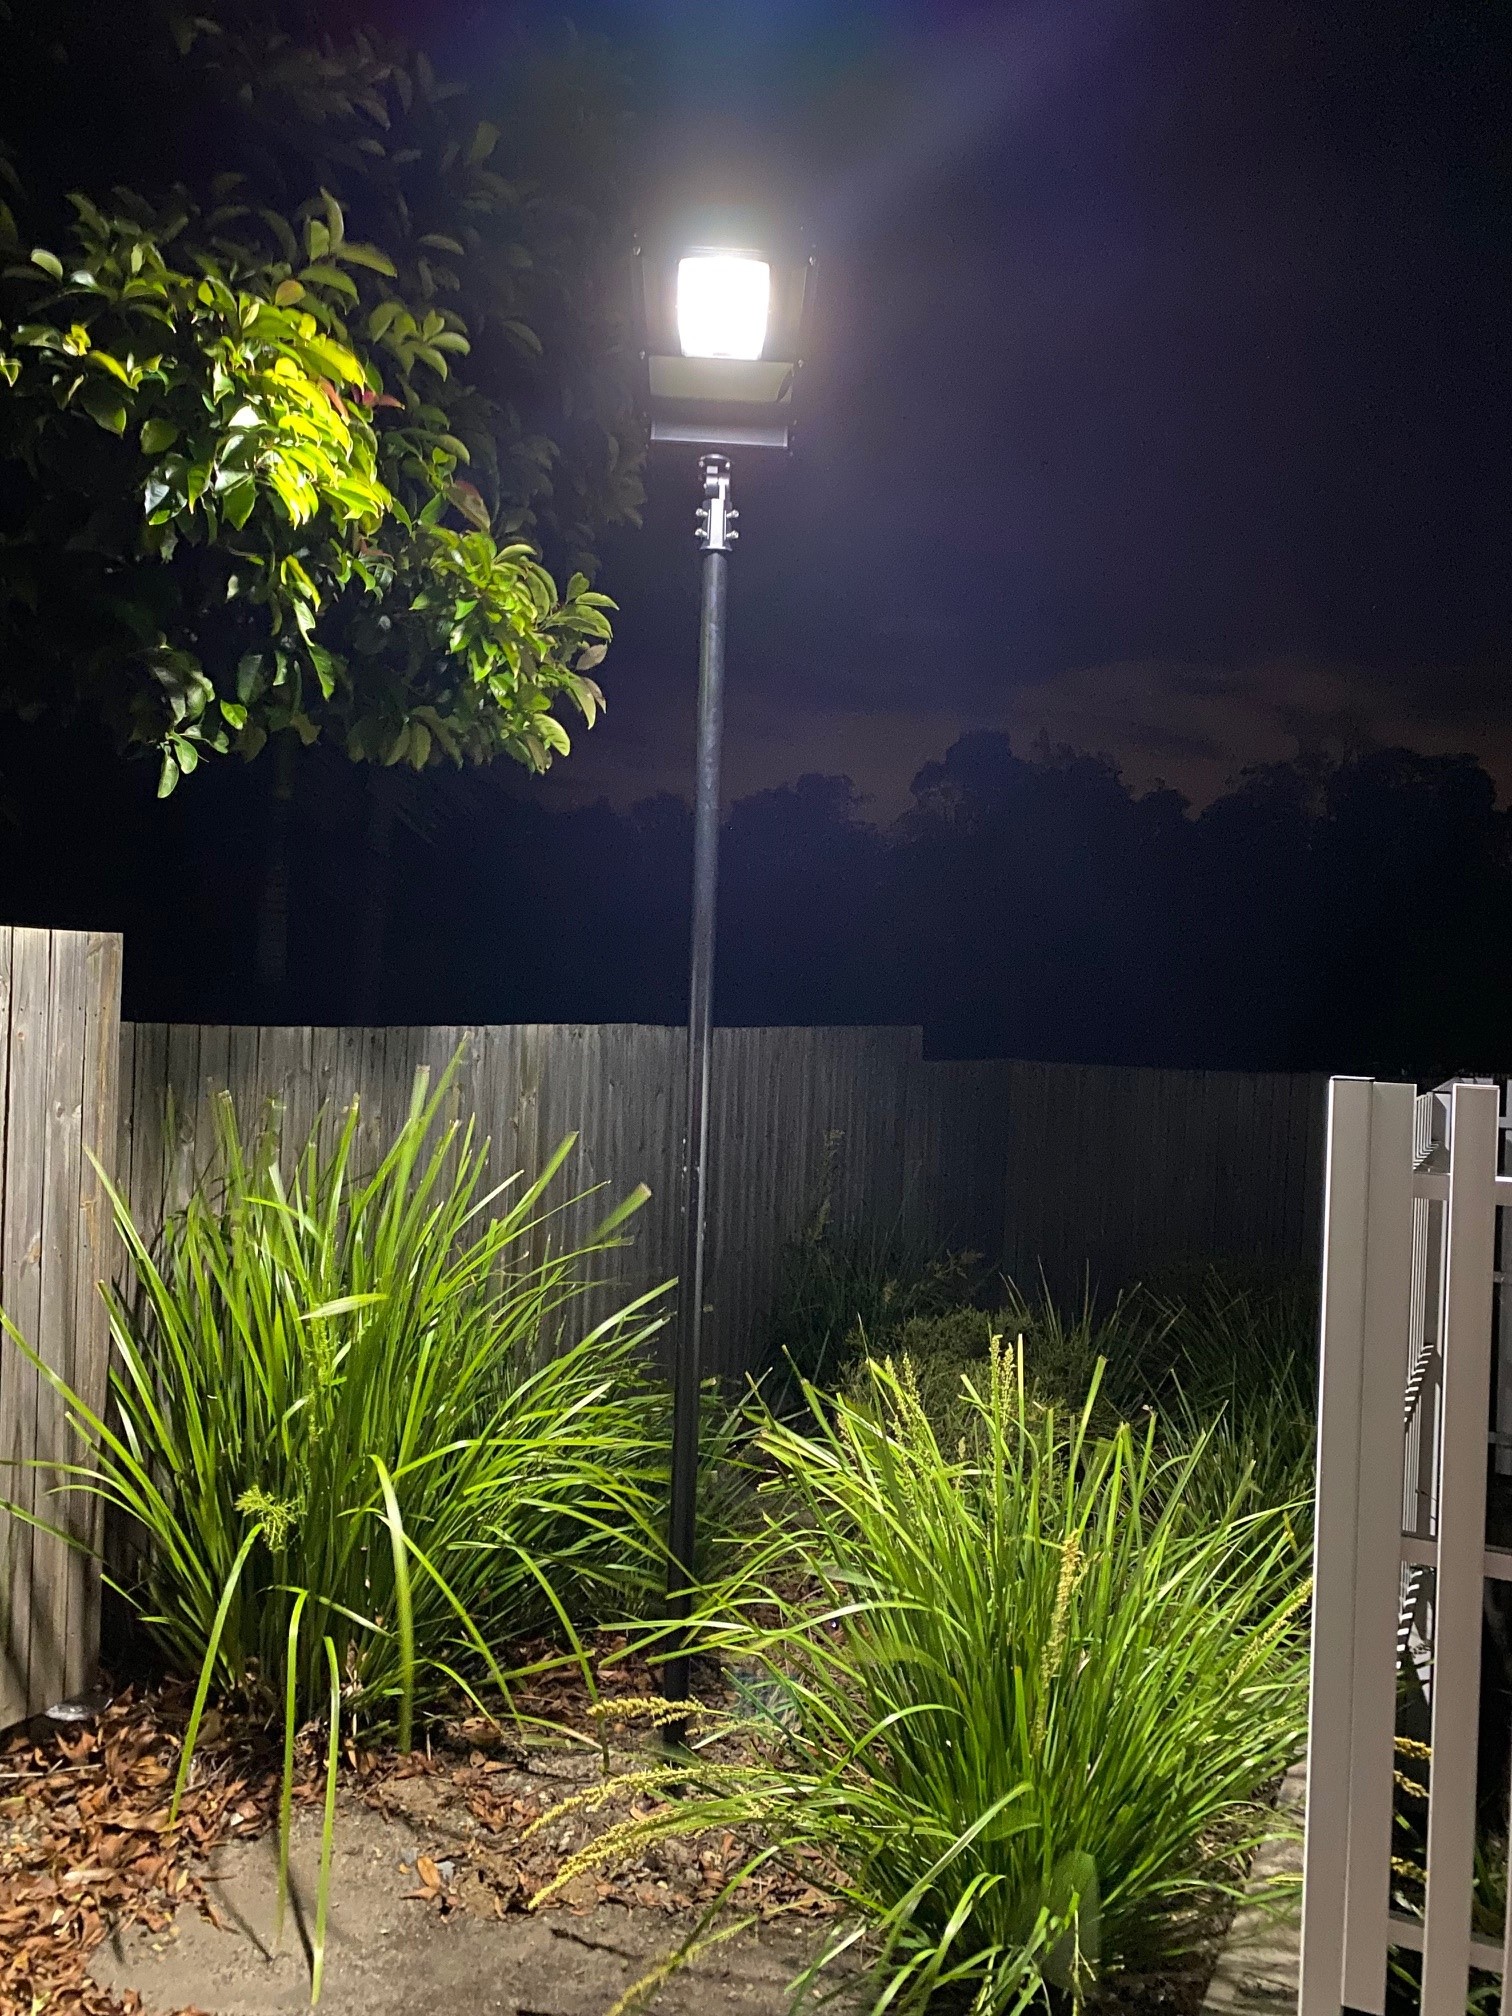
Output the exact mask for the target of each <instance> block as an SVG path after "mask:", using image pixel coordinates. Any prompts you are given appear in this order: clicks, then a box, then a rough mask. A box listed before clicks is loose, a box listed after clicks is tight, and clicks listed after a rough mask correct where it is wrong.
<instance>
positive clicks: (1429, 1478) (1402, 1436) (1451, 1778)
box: [1299, 1078, 1512, 2016]
mask: <svg viewBox="0 0 1512 2016" xmlns="http://www.w3.org/2000/svg"><path fill="white" fill-rule="evenodd" d="M1507 1125H1508V1123H1507V1122H1505V1121H1503V1119H1502V1117H1501V1106H1500V1098H1499V1094H1498V1090H1497V1088H1496V1087H1495V1086H1494V1085H1491V1084H1482V1083H1471V1082H1457V1083H1455V1084H1452V1085H1449V1086H1445V1087H1443V1088H1441V1089H1440V1090H1439V1091H1437V1092H1432V1093H1426V1094H1423V1095H1421V1096H1418V1095H1416V1094H1415V1091H1414V1088H1413V1087H1412V1086H1411V1085H1388V1084H1377V1083H1376V1082H1374V1081H1373V1080H1370V1079H1360V1078H1336V1079H1334V1080H1333V1082H1332V1084H1331V1085H1330V1088H1329V1112H1328V1169H1327V1179H1326V1196H1325V1205H1324V1241H1323V1304H1322V1363H1321V1374H1320V1387H1319V1423H1318V1506H1317V1527H1316V1534H1317V1538H1316V1550H1315V1558H1314V1574H1315V1583H1314V1605H1313V1651H1312V1690H1311V1698H1310V1703H1309V1750H1308V1777H1307V1840H1306V1850H1305V1864H1304V1868H1305V1873H1304V1879H1303V1911H1302V1968H1301V1992H1300V2012H1299V2016H1339V2012H1340V2010H1341V2009H1343V2010H1349V2009H1353V2010H1362V2011H1369V2012H1373V2016H1381V2012H1382V2011H1383V2010H1384V2008H1385V2004H1386V1992H1387V1975H1388V1965H1389V1958H1390V1951H1391V1949H1392V1948H1393V1947H1395V1948H1397V1949H1400V1950H1404V1951H1407V1952H1416V1953H1420V1954H1421V1955H1422V1972H1421V2008H1422V2011H1423V2016H1465V2009H1466V2003H1467V1997H1468V1995H1469V1993H1470V1986H1471V1971H1472V1969H1473V1970H1479V1971H1481V1972H1484V1973H1486V1974H1491V1975H1500V1976H1501V2010H1502V2016H1512V2003H1509V1996H1508V1988H1509V1984H1512V1967H1509V1964H1508V1953H1509V1945H1512V1914H1506V1916H1507V1922H1506V1924H1505V1925H1504V1926H1502V1927H1500V1928H1499V1931H1498V1936H1495V1937H1492V1936H1488V1928H1486V1927H1484V1926H1483V1927H1482V1928H1481V1929H1480V1932H1479V1933H1477V1931H1476V1930H1475V1928H1474V1927H1473V1926H1472V1898H1473V1895H1474V1886H1475V1881H1476V1788H1477V1765H1478V1752H1479V1741H1480V1738H1479V1727H1480V1706H1481V1703H1480V1693H1481V1650H1482V1629H1483V1623H1482V1618H1483V1607H1484V1604H1485V1599H1486V1582H1487V1580H1488V1578H1489V1579H1490V1580H1492V1581H1501V1582H1508V1581H1512V1552H1507V1551H1502V1550H1498V1549H1494V1548H1489V1547H1488V1546H1487V1544H1486V1538H1487V1528H1486V1513H1487V1474H1488V1469H1490V1468H1491V1465H1492V1463H1493V1462H1494V1464H1495V1467H1496V1469H1497V1471H1498V1472H1501V1473H1506V1472H1507V1471H1508V1470H1509V1469H1512V1434H1508V1432H1507V1431H1508V1429H1509V1428H1512V1342H1509V1347H1508V1348H1507V1349H1506V1350H1504V1351H1501V1352H1498V1350H1497V1342H1498V1339H1497V1335H1496V1332H1497V1329H1498V1327H1499V1326H1498V1323H1497V1316H1498V1304H1499V1302H1500V1300H1501V1291H1500V1288H1499V1284H1500V1283H1501V1282H1502V1278H1503V1277H1502V1273H1501V1271H1500V1264H1501V1262H1500V1255H1501V1252H1502V1250H1503V1246H1502V1241H1503V1239H1504V1238H1505V1237H1506V1236H1507V1235H1506V1234H1504V1233H1503V1231H1502V1229H1501V1223H1500V1221H1501V1216H1502V1211H1503V1210H1504V1209H1505V1208H1506V1207H1507V1206H1509V1205H1512V1176H1504V1175H1503V1174H1502V1173H1501V1171H1502V1159H1503V1145H1502V1144H1503V1141H1504V1139H1505V1135H1506V1131H1507ZM1505 1250H1506V1251H1507V1252H1508V1254H1509V1256H1512V1247H1508V1248H1506V1249H1505ZM1509 1268H1512V1257H1509ZM1505 1327H1506V1328H1507V1331H1508V1335H1509V1338H1512V1325H1509V1326H1505ZM1493 1379H1494V1385H1495V1390H1494V1391H1493ZM1488 1452H1491V1453H1490V1454H1489V1460H1488ZM1399 1676H1400V1683H1401V1684H1400V1685H1399ZM1414 1704H1416V1708H1417V1710H1418V1712H1420V1713H1421V1712H1423V1711H1424V1710H1426V1726H1425V1727H1423V1728H1422V1730H1421V1733H1420V1735H1419V1736H1418V1738H1416V1739H1414V1738H1413V1737H1412V1736H1411V1735H1410V1734H1406V1733H1404V1725H1405V1724H1406V1722H1407V1721H1408V1720H1409V1718H1410V1715H1411V1713H1412V1712H1413V1708H1414ZM1425 1739H1426V1740H1425ZM1404 1767H1405V1768H1404ZM1423 1779H1426V1782H1427V1793H1428V1797H1427V1801H1426V1806H1427V1818H1426V1848H1425V1850H1419V1849H1414V1848H1412V1846H1411V1844H1412V1842H1413V1841H1414V1840H1415V1839H1416V1836H1415V1835H1412V1834H1411V1833H1410V1829H1409V1828H1405V1827H1404V1824H1403V1823H1404V1822H1409V1823H1411V1825H1412V1826H1416V1827H1417V1828H1418V1830H1419V1831H1422V1830H1421V1815H1422V1805H1421V1804H1420V1803H1417V1793H1416V1791H1415V1790H1414V1789H1413V1788H1414V1786H1415V1785H1417V1784H1418V1783H1419V1782H1420V1781H1422V1780H1423ZM1500 1818H1501V1823H1502V1825H1503V1826H1504V1825H1505V1821H1506V1809H1505V1804H1503V1807H1502V1812H1501V1816H1500ZM1404 1844H1405V1845H1406V1846H1407V1847H1408V1849H1409V1850H1410V1852H1405V1853H1404V1852H1402V1851H1403V1848H1404ZM1419 1854H1420V1855H1421V1861H1419V1860H1418V1859H1417V1857H1418V1855H1419ZM1482 1909H1483V1915H1484V1902H1483V1907H1482ZM1493 1999H1494V1998H1493Z"/></svg>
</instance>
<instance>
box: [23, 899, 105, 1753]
mask: <svg viewBox="0 0 1512 2016" xmlns="http://www.w3.org/2000/svg"><path fill="white" fill-rule="evenodd" d="M120 999H121V941H120V939H119V938H118V937H114V936H110V935H107V934H104V933H98V932H76V931H31V930H23V929H21V928H19V927H15V928H13V927H11V926H10V925H4V926H0V1308H3V1309H4V1310H5V1313H6V1315H7V1316H8V1317H9V1319H10V1320H11V1322H12V1323H14V1324H15V1326H16V1328H17V1330H19V1331H20V1333H21V1334H22V1336H24V1337H25V1338H26V1339H27V1341H28V1343H30V1344H31V1345H32V1347H33V1348H34V1349H35V1350H36V1351H37V1352H38V1353H39V1355H40V1356H41V1357H42V1358H43V1359H44V1360H45V1361H46V1363H47V1364H49V1365H51V1366H53V1367H54V1368H55V1369H56V1370H58V1371H59V1372H61V1373H62V1374H63V1376H64V1377H65V1378H66V1379H67V1380H68V1381H69V1382H70V1384H71V1385H72V1386H73V1387H74V1388H75V1390H76V1391H77V1392H79V1393H80V1394H81V1395H82V1396H83V1397H84V1398H86V1399H88V1400H89V1401H90V1403H91V1404H92V1405H93V1406H95V1407H100V1406H102V1405H103V1403H104V1396H105V1383H106V1363H107V1353H108V1349H109V1330H108V1326H107V1324H106V1320H105V1308H104V1304H103V1303H102V1301H101V1299H100V1295H99V1292H98V1283H99V1280H100V1279H101V1277H102V1276H103V1275H104V1274H105V1273H106V1272H107V1271H108V1268H109V1264H110V1263H109V1258H108V1239H109V1218H108V1214H107V1213H106V1211H105V1209H104V1198H103V1195H102V1193H101V1190H100V1185H99V1181H98V1178H97V1176H96V1174H95V1172H94V1170H93V1168H92V1167H91V1165H90V1162H89V1159H88V1158H89V1154H90V1153H93V1154H95V1155H98V1156H100V1157H101V1158H102V1159H104V1160H106V1161H108V1159H109V1157H110V1155H111V1153H112V1151H113V1143H114V1137H115V1130H116V1058H117V1045H118V1035H117V1031H118V1027H119V1023H120ZM86 1151H87V1152H86ZM75 1453H76V1452H75V1451H74V1450H73V1449H72V1448H71V1447H70V1446H69V1437H68V1429H67V1426H66V1423H65V1422H64V1419H63V1410H62V1406H61V1404H60V1403H59V1401H58V1399H57V1397H56V1395H55V1394H54V1392H53V1390H52V1388H51V1387H50V1386H49V1385H48V1384H47V1383H46V1382H45V1381H44V1380H42V1379H40V1378H39V1377H38V1376H37V1374H36V1372H35V1371H34V1370H33V1368H32V1366H31V1365H30V1364H29V1363H28V1362H27V1360H26V1359H25V1358H24V1357H23V1356H22V1354H21V1353H20V1352H19V1351H18V1350H17V1349H16V1347H15V1345H14V1343H13V1342H12V1341H11V1340H10V1339H9V1337H7V1338H5V1339H4V1341H3V1342H0V1464H3V1466H4V1467H3V1468H0V1497H3V1498H9V1499H10V1500H12V1501H13V1502H14V1503H16V1504H18V1505H21V1506H24V1507H26V1508H27V1509H29V1510H30V1511H33V1512H35V1513H36V1514H37V1515H38V1516H39V1517H42V1518H44V1519H46V1520H48V1521H49V1522H50V1523H51V1524H53V1525H55V1526H59V1527H61V1528H62V1529H63V1530H64V1531H65V1532H68V1533H72V1534H73V1535H74V1536H75V1537H76V1538H78V1539H80V1540H83V1541H89V1540H91V1539H92V1538H93V1535H94V1533H95V1531H96V1530H97V1525H96V1520H95V1508H94V1507H93V1506H92V1504H91V1503H90V1501H88V1500H86V1499H83V1498H81V1497H79V1496H78V1495H77V1494H71V1495H69V1496H67V1497H63V1496H60V1495H58V1494H57V1491H56V1485H57V1481H58V1480H57V1478H56V1477H55V1476H49V1475H48V1474H47V1473H46V1472H43V1471H38V1470H36V1469H33V1468H31V1467H29V1466H31V1465H32V1464H33V1463H34V1462H36V1461H39V1460H40V1461H43V1462H46V1461H48V1460H65V1459H68V1458H71V1457H72V1456H74V1455H75ZM97 1593H98V1592H97V1589H96V1586H95V1580H94V1577H93V1575H92V1573H91V1571H90V1568H89V1564H88V1562H87V1561H86V1560H85V1558H84V1557H83V1556H82V1555H81V1554H80V1553H78V1552H77V1551H75V1550H74V1549H72V1548H70V1547H69V1546H68V1544H67V1543H66V1541H64V1540H63V1539H61V1538H58V1537H56V1536H55V1535H53V1534H50V1533H45V1532H42V1531H39V1530H38V1529H36V1528H34V1527H33V1526H31V1525H29V1524H27V1523H26V1522H25V1521H24V1520H20V1519H17V1518H15V1517H14V1516H12V1515H11V1514H9V1513H6V1512H0V1728H4V1727H5V1726H6V1724H8V1723H10V1722H14V1721H16V1720H18V1719H19V1718H20V1717H22V1716H24V1715H28V1714H32V1713H35V1712H36V1711H37V1710H38V1709H40V1708H43V1707H46V1706H48V1705H49V1704H50V1703H52V1702H55V1701H58V1700H61V1699H62V1698H64V1697H65V1696H66V1695H68V1694H71V1693H74V1692H76V1691H77V1690H78V1689H79V1688H80V1687H81V1686H83V1685H84V1684H85V1683H86V1679H87V1676H89V1675H90V1674H91V1673H92V1672H93V1668H94V1661H95V1653H96V1646H97V1632H98V1614H99V1613H98V1603H97V1600H96V1599H97Z"/></svg>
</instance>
